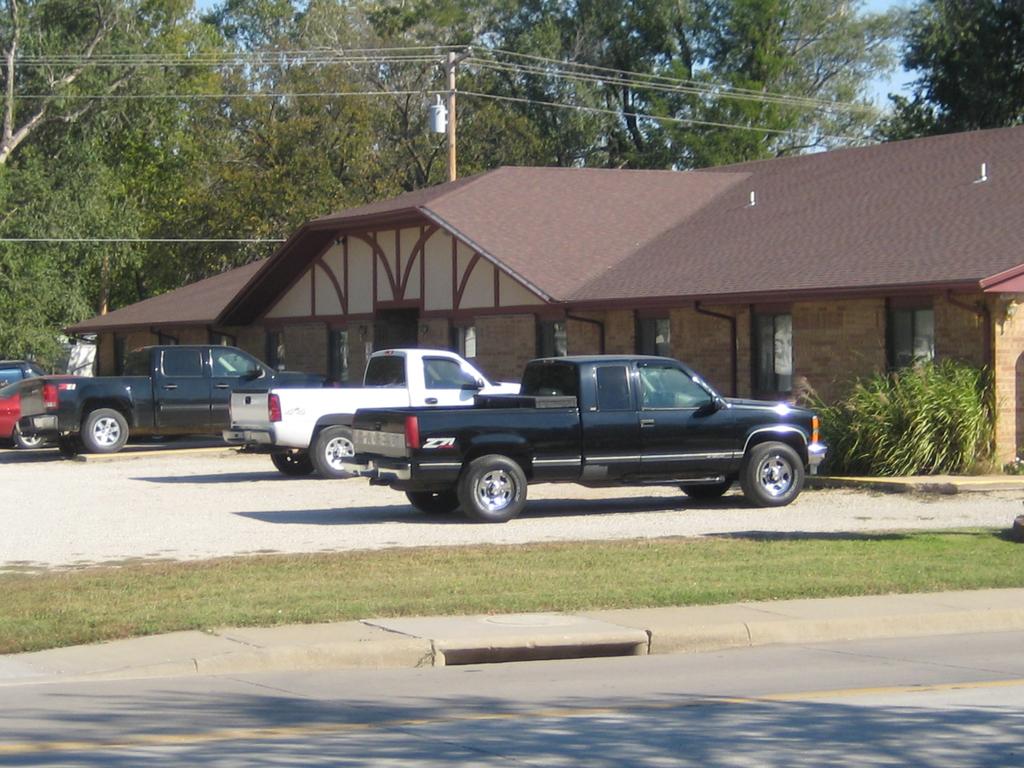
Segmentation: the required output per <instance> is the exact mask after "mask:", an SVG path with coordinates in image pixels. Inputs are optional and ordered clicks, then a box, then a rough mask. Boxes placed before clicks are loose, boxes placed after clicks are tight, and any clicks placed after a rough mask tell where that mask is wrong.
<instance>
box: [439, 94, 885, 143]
mask: <svg viewBox="0 0 1024 768" xmlns="http://www.w3.org/2000/svg"><path fill="white" fill-rule="evenodd" d="M459 95H460V96H476V97H477V98H481V99H493V100H496V101H511V102H516V103H520V104H535V105H538V106H544V107H553V108H556V109H575V110H579V111H581V112H593V113H596V114H604V115H615V116H620V117H635V118H637V119H642V120H652V121H654V122H668V123H680V124H683V125H697V126H704V127H707V128H729V129H735V130H744V131H756V132H759V133H768V134H773V135H780V136H796V137H801V138H811V139H826V140H830V141H841V142H845V143H863V142H865V141H866V139H864V138H862V137H859V136H832V135H828V134H818V133H814V132H812V131H797V130H792V129H785V128H762V127H759V126H755V125H742V124H739V123H719V122H715V121H712V120H694V119H691V118H685V117H669V116H662V115H647V114H642V113H640V112H626V111H620V110H617V109H607V108H604V107H583V106H580V105H578V104H559V103H558V102H555V101H540V100H537V99H528V98H522V97H519V96H497V95H495V94H492V93H475V92H473V91H459Z"/></svg>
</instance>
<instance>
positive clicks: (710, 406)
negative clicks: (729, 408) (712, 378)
mask: <svg viewBox="0 0 1024 768" xmlns="http://www.w3.org/2000/svg"><path fill="white" fill-rule="evenodd" d="M723 408H725V400H723V399H722V398H721V397H719V396H718V395H714V396H713V397H712V398H711V400H710V401H708V402H706V403H704V405H702V406H701V407H700V408H698V409H697V413H698V415H700V416H710V415H711V414H712V413H717V412H718V411H720V410H722V409H723Z"/></svg>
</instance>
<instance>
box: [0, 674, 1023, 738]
mask: <svg viewBox="0 0 1024 768" xmlns="http://www.w3.org/2000/svg"><path fill="white" fill-rule="evenodd" d="M1019 686H1024V678H1021V679H1014V680H984V681H978V682H965V683H938V684H934V685H903V686H879V687H874V688H841V689H836V690H826V691H804V692H798V693H777V694H768V695H765V696H751V697H742V696H740V697H735V696H724V697H706V698H694V699H692V700H689V701H682V702H679V701H675V702H659V703H657V704H639V705H638V704H630V705H629V706H624V707H586V708H569V709H560V708H557V707H553V708H551V707H549V708H544V709H534V710H527V711H522V712H488V713H479V714H464V715H450V716H446V717H436V718H402V719H396V720H382V721H378V722H370V723H327V724H321V725H286V726H270V727H264V726H260V727H249V728H244V727H243V728H222V729H218V730H212V731H208V732H205V733H142V734H133V735H125V736H122V737H120V738H118V739H116V740H105V739H79V740H68V741H37V742H11V743H8V744H4V743H3V742H0V756H10V755H30V754H40V753H48V752H102V751H107V750H119V749H138V748H143V747H169V746H176V747H181V746H193V745H197V744H211V743H216V742H224V741H258V740H274V739H288V738H301V737H305V736H326V735H332V734H341V733H354V732H357V731H379V730H389V729H395V728H414V727H419V726H429V725H439V724H444V723H468V722H485V721H505V720H543V719H550V718H565V717H597V716H601V717H607V716H615V715H621V714H630V713H633V712H638V711H649V712H653V711H659V710H662V711H664V710H670V709H681V708H688V707H698V706H716V705H724V704H730V705H750V704H764V703H786V702H795V701H811V700H815V699H832V698H852V697H857V696H873V695H895V694H904V693H935V692H943V691H960V690H984V689H992V688H1013V687H1019Z"/></svg>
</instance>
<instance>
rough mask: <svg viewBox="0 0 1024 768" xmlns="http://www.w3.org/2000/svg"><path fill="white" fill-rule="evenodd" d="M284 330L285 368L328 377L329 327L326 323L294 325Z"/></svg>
mask: <svg viewBox="0 0 1024 768" xmlns="http://www.w3.org/2000/svg"><path fill="white" fill-rule="evenodd" d="M283 330H284V355H285V366H286V367H287V368H288V370H289V371H303V372H304V373H318V374H320V375H324V376H325V375H327V369H328V367H329V365H330V363H329V361H328V359H327V326H326V325H325V324H324V323H294V324H290V325H286V326H284V328H283Z"/></svg>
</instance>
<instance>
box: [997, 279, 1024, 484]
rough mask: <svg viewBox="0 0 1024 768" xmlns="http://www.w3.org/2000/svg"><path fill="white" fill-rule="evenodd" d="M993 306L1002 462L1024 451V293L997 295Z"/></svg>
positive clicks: (998, 433)
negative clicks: (998, 297) (998, 296)
mask: <svg viewBox="0 0 1024 768" xmlns="http://www.w3.org/2000/svg"><path fill="white" fill-rule="evenodd" d="M1008 300H1011V301H1019V302H1021V303H1020V304H1019V305H1018V304H1013V303H1008ZM990 306H991V307H992V318H993V320H994V323H993V325H994V328H993V353H994V355H993V356H994V369H995V379H996V393H995V394H996V462H997V464H998V465H999V466H1002V465H1003V464H1005V463H1006V462H1009V461H1012V460H1013V459H1014V458H1015V457H1016V456H1018V455H1020V454H1021V453H1024V294H1014V295H1007V296H1006V297H1005V298H1003V297H1001V298H1000V299H995V300H993V301H992V302H991V303H990Z"/></svg>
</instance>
